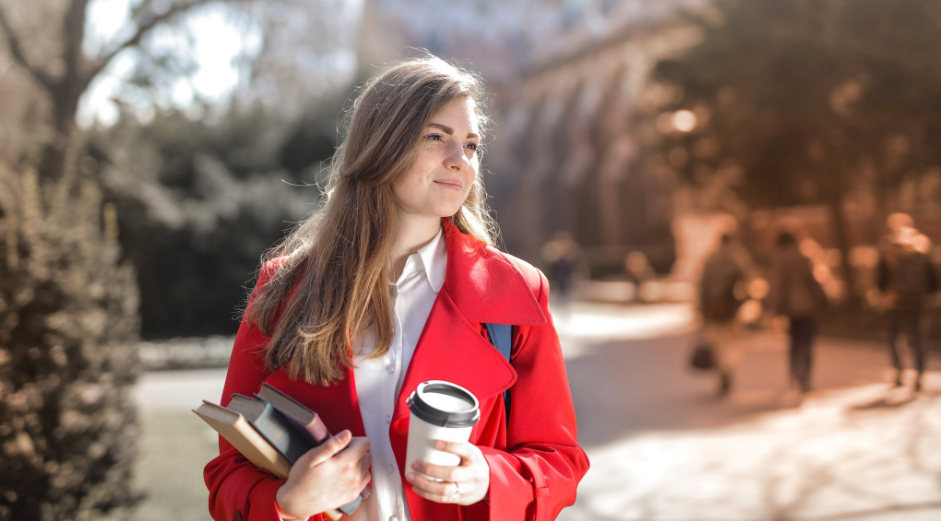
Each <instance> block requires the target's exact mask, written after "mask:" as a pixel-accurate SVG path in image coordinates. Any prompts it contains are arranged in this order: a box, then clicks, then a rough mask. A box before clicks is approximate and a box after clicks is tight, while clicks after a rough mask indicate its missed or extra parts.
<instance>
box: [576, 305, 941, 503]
mask: <svg viewBox="0 0 941 522" xmlns="http://www.w3.org/2000/svg"><path fill="white" fill-rule="evenodd" d="M636 314H641V315H644V314H646V315H648V316H649V318H650V320H649V321H647V322H646V323H645V327H644V328H646V329H647V330H649V331H646V332H643V331H638V330H636V329H631V328H630V327H629V326H626V325H625V323H624V322H623V321H621V320H620V319H619V318H620V317H623V316H625V315H627V316H630V317H636ZM691 317H692V312H691V310H689V308H687V307H683V306H678V305H676V306H654V307H646V308H644V309H640V310H637V311H635V310H628V309H624V308H621V309H618V308H615V307H599V306H587V305H575V306H574V307H573V309H572V311H571V313H570V317H569V321H568V322H567V323H565V322H562V321H560V322H561V323H562V324H561V325H560V330H561V331H562V332H563V336H564V338H565V339H566V342H565V343H564V345H565V346H566V351H567V352H568V353H567V358H566V360H567V366H568V370H569V380H570V381H571V384H572V388H573V396H574V399H575V403H576V409H577V412H578V419H579V427H580V428H579V439H580V440H581V441H582V443H583V444H584V445H585V446H586V449H587V451H588V454H589V457H590V458H591V461H592V469H591V470H590V472H589V473H588V475H587V476H586V478H585V480H584V481H583V482H582V485H581V487H580V488H579V499H578V501H577V503H576V504H575V506H573V507H571V508H568V509H566V510H565V511H564V512H563V513H562V516H561V517H560V518H561V519H563V520H583V519H650V520H684V519H687V520H688V519H733V520H734V519H758V520H761V519H772V520H775V519H776V520H795V519H798V520H799V519H899V520H919V519H928V520H938V519H941V372H939V370H941V365H939V364H938V361H934V364H931V365H930V369H931V370H932V371H931V372H930V373H929V374H928V375H927V376H926V380H925V388H926V390H925V391H924V392H922V393H920V394H918V395H915V394H913V393H912V392H911V386H907V387H904V388H899V389H896V388H892V387H890V386H889V385H888V383H889V382H890V381H891V379H892V377H893V375H894V371H893V370H891V369H890V368H889V367H888V357H887V354H886V352H885V351H884V350H883V349H882V347H881V346H879V345H877V344H873V343H860V342H856V341H845V340H838V339H821V340H820V341H819V343H818V346H817V353H816V360H815V368H814V378H813V386H814V389H815V391H813V392H812V393H810V394H808V395H807V396H805V397H803V398H802V397H801V396H800V395H799V394H798V393H796V392H794V391H789V390H788V389H787V380H786V372H787V366H786V364H787V363H786V351H785V341H786V339H785V337H784V336H783V335H775V334H767V333H761V334H753V335H749V336H747V337H746V338H744V339H743V340H742V342H743V343H744V344H745V348H746V352H745V356H744V357H743V360H742V362H741V365H740V367H739V369H738V372H737V376H736V382H735V389H734V391H733V393H732V395H731V396H730V397H729V398H728V399H726V400H719V399H717V398H715V393H714V391H715V389H716V382H715V379H714V377H712V376H710V375H702V374H697V373H693V372H691V371H689V370H687V369H686V359H687V357H688V356H689V350H690V345H691V343H692V336H691V334H690V331H691V329H692V326H691V321H690V319H691ZM683 318H685V319H686V320H685V322H684V320H683ZM592 322H593V323H595V324H596V325H597V326H598V328H596V329H594V330H593V332H586V331H585V330H586V325H587V324H589V323H592ZM566 324H569V325H572V327H571V328H566ZM619 324H621V325H622V326H621V327H620V330H618V328H619V327H618V325H619ZM648 334H652V335H648ZM935 358H936V359H938V357H937V356H935ZM911 377H913V375H908V378H911Z"/></svg>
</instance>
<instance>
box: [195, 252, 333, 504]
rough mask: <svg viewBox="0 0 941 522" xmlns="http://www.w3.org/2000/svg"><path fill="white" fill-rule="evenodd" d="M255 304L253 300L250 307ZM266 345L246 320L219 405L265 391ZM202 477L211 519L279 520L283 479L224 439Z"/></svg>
mask: <svg viewBox="0 0 941 522" xmlns="http://www.w3.org/2000/svg"><path fill="white" fill-rule="evenodd" d="M278 265H279V263H277V262H269V263H267V264H266V265H265V266H264V267H263V268H262V270H261V274H260V275H259V277H258V284H257V285H256V286H255V290H254V291H253V292H252V298H254V296H255V294H256V293H257V292H258V289H259V288H260V287H261V286H263V285H264V284H265V283H266V282H267V281H268V280H269V279H270V278H271V276H272V275H273V273H274V271H276V270H277V266H278ZM251 302H252V300H251V299H249V306H251ZM267 345H268V337H267V336H266V335H265V334H263V333H262V332H261V330H259V329H258V328H257V327H255V326H254V325H253V324H250V323H248V322H247V321H246V320H245V318H243V319H242V324H241V325H240V326H239V331H238V334H237V335H236V336H235V345H234V346H233V348H232V357H231V359H230V360H229V370H228V372H227V373H226V376H225V387H224V388H223V392H222V399H221V402H220V404H222V405H223V406H225V405H227V404H228V403H229V401H230V398H231V397H232V394H233V393H241V394H243V395H248V396H249V397H251V396H252V394H254V393H255V392H257V391H258V390H259V389H260V388H261V383H262V382H263V381H264V380H265V378H267V377H268V375H269V372H268V371H267V370H266V369H265V366H264V359H263V354H262V352H261V350H262V349H264V348H265V347H266V346H267ZM203 476H204V478H205V480H206V486H207V487H208V488H209V513H210V514H211V515H212V518H213V519H215V520H280V518H279V517H278V513H277V511H276V510H275V495H276V494H277V492H278V488H280V487H281V485H282V484H284V482H285V481H284V479H279V478H277V477H275V476H274V475H272V474H271V473H269V472H267V471H265V470H262V469H260V468H258V467H256V466H255V465H254V464H252V463H251V462H249V461H248V459H246V458H245V457H243V456H242V454H241V453H239V452H238V450H236V449H235V448H234V447H232V445H231V444H229V443H228V442H227V441H226V440H225V439H224V438H222V437H221V436H220V437H219V456H218V457H216V458H214V459H212V460H211V461H209V464H207V465H206V468H205V470H204V472H203ZM315 519H320V516H319V515H318V516H317V517H316V518H315Z"/></svg>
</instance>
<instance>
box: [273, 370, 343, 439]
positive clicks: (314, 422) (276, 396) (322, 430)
mask: <svg viewBox="0 0 941 522" xmlns="http://www.w3.org/2000/svg"><path fill="white" fill-rule="evenodd" d="M255 397H258V398H259V399H261V400H263V401H265V402H267V403H268V404H270V405H271V406H273V407H274V409H276V410H278V412H279V413H281V415H283V416H284V417H285V418H287V420H288V422H290V423H291V424H292V425H293V426H294V427H295V428H296V429H297V430H298V431H299V432H300V433H301V435H304V436H305V437H306V438H307V441H308V442H310V443H311V444H313V445H314V446H319V445H321V444H323V443H324V442H325V441H326V440H327V439H329V438H330V431H329V430H327V426H326V425H325V424H324V423H323V421H322V420H320V416H318V415H317V413H316V412H314V411H312V410H311V409H310V408H307V407H306V406H304V405H303V404H301V403H299V402H297V401H296V400H294V399H293V398H291V397H290V396H288V395H286V394H285V393H283V392H282V391H281V390H279V389H277V388H275V387H274V386H272V385H270V384H267V383H265V384H262V385H261V390H259V392H258V393H256V394H255Z"/></svg>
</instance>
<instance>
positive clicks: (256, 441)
mask: <svg viewBox="0 0 941 522" xmlns="http://www.w3.org/2000/svg"><path fill="white" fill-rule="evenodd" d="M193 412H194V413H195V414H196V415H199V417H200V418H201V419H203V420H204V421H206V423H207V424H209V425H210V426H212V428H213V429H214V430H216V431H217V432H219V435H222V437H223V438H225V440H227V441H229V444H232V446H234V447H235V449H237V450H239V452H240V453H241V454H242V455H244V456H245V458H247V459H248V460H249V461H251V462H252V464H254V465H256V466H258V467H259V468H262V469H265V470H268V471H270V472H271V473H273V474H274V475H275V476H277V477H280V478H287V476H288V472H289V471H290V470H291V465H293V464H294V463H295V462H297V459H299V458H300V457H301V455H303V454H304V453H307V451H309V450H310V449H311V448H314V447H316V446H319V445H320V444H323V443H324V442H326V441H327V439H329V438H330V436H331V435H330V431H329V430H327V426H326V425H324V423H323V421H322V420H321V419H320V417H319V416H318V415H317V414H316V413H315V412H313V411H311V410H310V409H308V408H307V407H306V406H304V405H303V404H301V403H299V402H297V401H295V400H294V399H292V398H291V397H289V396H287V395H285V394H284V393H282V392H281V391H280V390H278V389H277V388H275V387H274V386H271V385H269V384H262V386H261V391H259V392H258V393H256V394H255V397H248V396H245V395H242V394H239V393H233V394H232V401H231V402H230V403H229V406H228V407H227V408H223V407H222V406H219V405H218V404H214V403H212V402H209V401H205V400H204V401H203V404H202V405H200V406H199V408H196V409H195V410H193ZM368 495H369V487H368V486H367V488H366V490H364V491H363V493H361V494H360V496H359V497H358V498H357V499H356V500H354V501H353V502H350V503H349V504H346V505H344V506H340V507H339V508H337V510H331V511H328V512H327V516H329V517H330V518H332V519H333V520H337V519H339V518H340V514H341V513H342V514H344V515H352V514H353V512H354V511H356V508H358V507H359V504H360V502H362V500H363V499H364V498H365V497H366V496H368Z"/></svg>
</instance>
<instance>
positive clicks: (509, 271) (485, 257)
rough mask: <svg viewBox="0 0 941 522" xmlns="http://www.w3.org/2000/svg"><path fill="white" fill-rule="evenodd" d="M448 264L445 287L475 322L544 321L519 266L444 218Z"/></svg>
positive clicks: (455, 302)
mask: <svg viewBox="0 0 941 522" xmlns="http://www.w3.org/2000/svg"><path fill="white" fill-rule="evenodd" d="M442 221H443V227H444V234H445V238H446V240H447V248H448V267H447V272H446V274H447V275H446V276H445V280H444V288H442V291H444V292H446V293H447V294H448V296H450V298H451V300H452V301H453V302H454V305H455V306H456V307H457V308H458V310H460V311H461V313H462V314H463V315H464V317H465V318H466V319H467V320H468V321H470V322H474V323H500V324H513V325H522V324H526V325H531V324H544V323H545V322H546V316H545V315H543V313H542V309H541V308H540V307H539V303H538V302H537V301H536V297H535V296H534V295H533V293H532V291H530V289H529V285H527V284H526V280H525V279H523V276H522V274H520V271H519V269H518V268H516V266H514V265H513V263H512V262H511V261H510V260H509V259H508V258H507V256H505V255H504V254H502V253H500V252H499V251H497V250H495V249H493V248H490V247H488V246H487V245H486V244H485V243H483V242H481V241H479V240H477V239H476V238H474V237H473V236H470V235H468V234H464V233H462V232H461V231H460V230H458V228H457V226H455V225H454V224H453V223H452V222H451V220H450V219H444V220H442Z"/></svg>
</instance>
